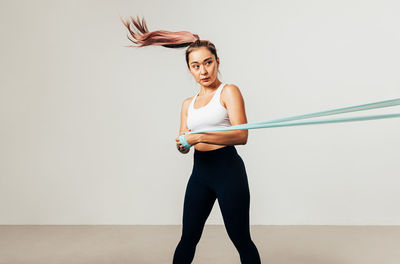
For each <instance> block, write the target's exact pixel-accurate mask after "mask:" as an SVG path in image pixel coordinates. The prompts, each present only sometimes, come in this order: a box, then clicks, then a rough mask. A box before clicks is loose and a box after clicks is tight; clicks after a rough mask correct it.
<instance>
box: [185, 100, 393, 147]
mask: <svg viewBox="0 0 400 264" xmlns="http://www.w3.org/2000/svg"><path fill="white" fill-rule="evenodd" d="M395 105H400V98H398V99H392V100H386V101H380V102H375V103H370V104H364V105H356V106H350V107H344V108H338V109H333V110H327V111H322V112H316V113H311V114H305V115H298V116H291V117H285V118H278V119H273V120H269V121H261V122H255V123H247V124H241V125H236V126H229V127H224V128H219V129H209V130H201V131H191V132H186V133H185V134H182V135H180V136H179V141H180V143H181V144H182V146H184V147H185V148H186V149H189V148H190V147H191V145H190V144H188V142H187V141H186V138H185V135H186V134H197V133H205V132H218V131H230V130H244V129H256V128H268V127H283V126H300V125H312V124H325V123H339V122H352V121H364V120H372V119H383V118H394V117H400V113H398V114H386V115H371V116H360V117H346V118H335V119H322V120H315V121H301V122H292V123H290V122H288V123H281V122H284V121H292V120H298V119H305V118H311V117H318V116H327V115H335V114H342V113H348V112H355V111H362V110H369V109H375V108H383V107H389V106H395ZM275 123H281V124H275Z"/></svg>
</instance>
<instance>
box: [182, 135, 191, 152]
mask: <svg viewBox="0 0 400 264" xmlns="http://www.w3.org/2000/svg"><path fill="white" fill-rule="evenodd" d="M185 134H186V133H185ZM185 134H182V135H180V136H179V141H180V142H181V144H182V146H184V147H185V148H186V149H190V147H191V145H190V144H189V143H188V142H187V141H186V137H185Z"/></svg>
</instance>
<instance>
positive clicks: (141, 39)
mask: <svg viewBox="0 0 400 264" xmlns="http://www.w3.org/2000/svg"><path fill="white" fill-rule="evenodd" d="M120 18H121V21H122V23H123V24H124V25H125V27H126V28H127V29H128V31H129V34H127V38H128V39H129V40H130V41H132V42H133V43H134V44H136V45H130V46H126V47H135V48H141V47H145V46H151V45H159V46H163V47H166V48H183V47H187V46H189V47H188V48H187V49H186V53H185V55H186V63H187V65H188V67H189V54H190V52H191V51H193V50H194V49H196V48H200V47H206V48H208V50H209V51H210V52H211V53H212V54H214V56H215V58H216V59H217V58H218V55H217V50H216V48H215V46H214V44H213V43H211V42H210V41H209V40H200V37H199V36H198V35H197V34H193V33H191V32H189V31H177V32H172V31H167V30H156V31H149V30H148V28H147V25H146V21H145V19H144V18H142V21H140V19H139V17H138V16H137V18H136V19H135V18H134V17H132V16H130V17H129V18H128V19H126V20H125V19H123V18H122V17H120ZM131 24H133V26H134V30H132V29H131Z"/></svg>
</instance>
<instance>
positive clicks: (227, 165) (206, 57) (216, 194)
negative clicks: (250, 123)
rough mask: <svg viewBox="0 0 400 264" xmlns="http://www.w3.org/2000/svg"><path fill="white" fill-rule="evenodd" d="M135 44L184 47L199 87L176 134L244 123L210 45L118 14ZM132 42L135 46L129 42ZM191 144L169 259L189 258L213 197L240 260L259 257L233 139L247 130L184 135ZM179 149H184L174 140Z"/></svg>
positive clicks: (252, 262)
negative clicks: (178, 233)
mask: <svg viewBox="0 0 400 264" xmlns="http://www.w3.org/2000/svg"><path fill="white" fill-rule="evenodd" d="M122 21H123V23H124V25H125V26H126V27H127V29H128V30H129V33H130V35H131V37H133V38H134V40H133V39H131V38H130V36H129V35H128V39H130V40H131V41H132V42H133V43H135V44H139V46H136V47H143V46H148V45H161V46H164V47H168V48H181V47H186V46H188V48H187V49H186V63H187V66H188V69H189V71H190V73H191V74H192V75H193V77H194V79H195V80H196V82H197V83H199V84H200V92H199V93H198V94H196V95H195V96H193V97H190V98H187V99H185V100H184V101H183V103H182V109H181V115H180V117H181V122H180V131H179V135H182V134H184V133H186V132H188V131H200V130H205V129H213V128H214V129H215V128H220V127H226V126H231V125H239V124H244V123H247V118H246V114H245V108H244V101H243V97H242V95H241V93H240V90H239V88H238V87H237V86H236V85H233V84H225V83H224V82H221V81H220V80H219V78H218V76H217V73H218V68H219V63H220V62H219V58H218V56H217V51H216V48H215V46H214V45H213V44H212V43H211V42H210V41H207V40H200V39H199V36H198V35H196V34H192V33H190V32H188V31H180V32H169V31H165V30H158V31H153V32H149V31H148V29H147V26H146V22H145V21H144V19H142V22H141V23H140V20H139V19H138V18H137V19H134V18H132V17H131V22H132V23H133V24H134V26H135V27H136V29H137V30H138V31H139V33H135V32H134V31H132V30H131V28H130V21H129V20H128V21H124V20H122ZM132 47H135V46H132ZM185 137H186V141H187V143H188V144H190V145H192V146H194V165H193V171H192V174H191V175H190V178H189V181H188V183H187V187H186V192H185V198H184V206H183V207H184V208H183V221H182V235H181V238H180V241H179V243H178V245H177V247H176V249H175V253H174V256H173V263H174V264H181V263H182V264H187V263H191V262H192V260H193V258H194V255H195V250H196V246H197V244H198V242H199V241H200V237H201V235H202V232H203V228H204V225H205V222H206V220H207V218H208V216H209V214H210V212H211V209H212V207H213V205H214V202H215V199H216V198H218V203H219V206H220V208H221V212H222V216H223V220H224V224H225V228H226V231H227V233H228V235H229V238H230V239H231V240H232V242H233V244H234V246H235V247H236V249H237V250H238V252H239V255H240V260H241V263H246V264H258V263H261V260H260V256H259V253H258V250H257V248H256V246H255V244H254V243H253V241H252V239H251V236H250V226H249V208H250V192H249V186H248V180H247V175H246V169H245V166H244V163H243V160H242V158H241V157H240V156H239V154H238V153H237V151H236V148H235V146H234V145H244V144H246V142H247V137H248V131H247V130H234V131H224V132H207V133H199V134H187V135H185ZM175 140H176V145H177V148H178V150H179V151H180V152H181V153H188V152H189V150H190V149H185V147H183V146H182V145H181V144H180V141H179V137H177V138H176V139H175Z"/></svg>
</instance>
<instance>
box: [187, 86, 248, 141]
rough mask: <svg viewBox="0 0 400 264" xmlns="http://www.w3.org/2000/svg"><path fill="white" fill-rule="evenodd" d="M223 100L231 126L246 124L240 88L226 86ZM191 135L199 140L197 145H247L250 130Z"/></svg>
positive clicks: (222, 96)
mask: <svg viewBox="0 0 400 264" xmlns="http://www.w3.org/2000/svg"><path fill="white" fill-rule="evenodd" d="M221 98H222V100H223V101H224V102H225V105H226V109H227V111H228V116H229V120H230V122H231V125H232V126H235V125H241V124H246V123H247V117H246V110H245V105H244V100H243V96H242V94H241V92H240V90H239V87H237V86H236V85H234V84H228V85H226V86H225V87H224V89H223V90H222V92H221ZM218 103H219V102H218ZM189 135H193V136H195V138H196V139H197V141H196V144H197V143H209V144H216V145H245V144H246V143H247V138H248V130H247V129H243V130H231V131H221V132H204V133H199V134H189ZM189 135H187V136H189Z"/></svg>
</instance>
